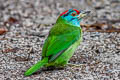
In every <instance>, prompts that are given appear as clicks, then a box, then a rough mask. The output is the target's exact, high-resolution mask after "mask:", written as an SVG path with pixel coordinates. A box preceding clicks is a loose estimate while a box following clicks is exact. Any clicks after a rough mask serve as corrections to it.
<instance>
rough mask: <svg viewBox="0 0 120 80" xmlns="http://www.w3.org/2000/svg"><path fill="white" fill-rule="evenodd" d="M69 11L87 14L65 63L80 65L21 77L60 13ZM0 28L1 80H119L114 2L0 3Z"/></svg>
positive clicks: (119, 11)
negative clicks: (88, 14)
mask: <svg viewBox="0 0 120 80" xmlns="http://www.w3.org/2000/svg"><path fill="white" fill-rule="evenodd" d="M70 8H76V9H79V10H90V11H91V14H90V16H89V17H88V18H86V19H84V20H83V21H82V22H81V25H83V27H82V28H83V31H84V32H83V41H82V42H81V45H80V46H79V47H78V49H77V50H76V52H75V54H74V55H73V57H72V58H71V59H70V63H73V64H76V65H80V66H79V67H73V66H66V67H65V69H63V70H52V71H44V70H40V71H38V72H37V73H35V74H34V75H32V76H28V77H25V76H24V75H23V74H24V72H25V71H26V70H27V69H28V68H29V67H30V66H32V65H33V64H35V63H37V61H38V60H40V59H41V50H42V46H43V43H44V40H45V39H46V37H47V35H48V32H49V30H50V28H51V27H52V26H53V25H54V24H55V22H56V19H57V18H58V16H59V14H60V13H62V12H63V11H65V10H67V9H70ZM88 25H89V27H87V26H88ZM2 29H4V30H2ZM87 29H88V30H87ZM0 30H1V31H3V33H4V34H2V32H0V80H120V33H119V32H120V1H119V0H0ZM5 32H6V33H5Z"/></svg>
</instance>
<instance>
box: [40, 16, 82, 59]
mask: <svg viewBox="0 0 120 80" xmlns="http://www.w3.org/2000/svg"><path fill="white" fill-rule="evenodd" d="M66 23H67V22H66V21H64V20H63V19H61V18H58V20H57V22H56V24H55V25H54V26H53V27H52V29H51V30H50V32H49V35H48V37H47V39H46V40H45V43H44V45H43V50H42V58H44V57H49V60H50V61H53V60H55V59H56V58H57V57H58V56H59V55H60V54H62V53H63V52H64V51H65V50H66V49H67V48H69V47H70V46H71V45H72V44H73V43H74V42H76V41H77V40H78V39H79V38H80V37H81V28H80V27H76V26H73V25H70V24H66Z"/></svg>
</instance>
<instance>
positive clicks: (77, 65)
mask: <svg viewBox="0 0 120 80" xmlns="http://www.w3.org/2000/svg"><path fill="white" fill-rule="evenodd" d="M67 65H68V66H71V67H81V66H82V65H84V64H72V63H67Z"/></svg>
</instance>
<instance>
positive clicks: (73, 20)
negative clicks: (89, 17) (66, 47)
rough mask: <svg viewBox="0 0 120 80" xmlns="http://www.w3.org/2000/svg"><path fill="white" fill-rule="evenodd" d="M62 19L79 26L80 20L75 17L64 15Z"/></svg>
mask: <svg viewBox="0 0 120 80" xmlns="http://www.w3.org/2000/svg"><path fill="white" fill-rule="evenodd" d="M64 19H65V20H66V21H68V22H69V23H70V24H72V25H75V26H78V27H80V21H81V20H78V19H77V17H73V16H66V17H64Z"/></svg>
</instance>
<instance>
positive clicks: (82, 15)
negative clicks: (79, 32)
mask: <svg viewBox="0 0 120 80" xmlns="http://www.w3.org/2000/svg"><path fill="white" fill-rule="evenodd" d="M90 12H91V11H80V14H79V15H78V19H81V18H83V17H86V16H88V15H89V14H90Z"/></svg>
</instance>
